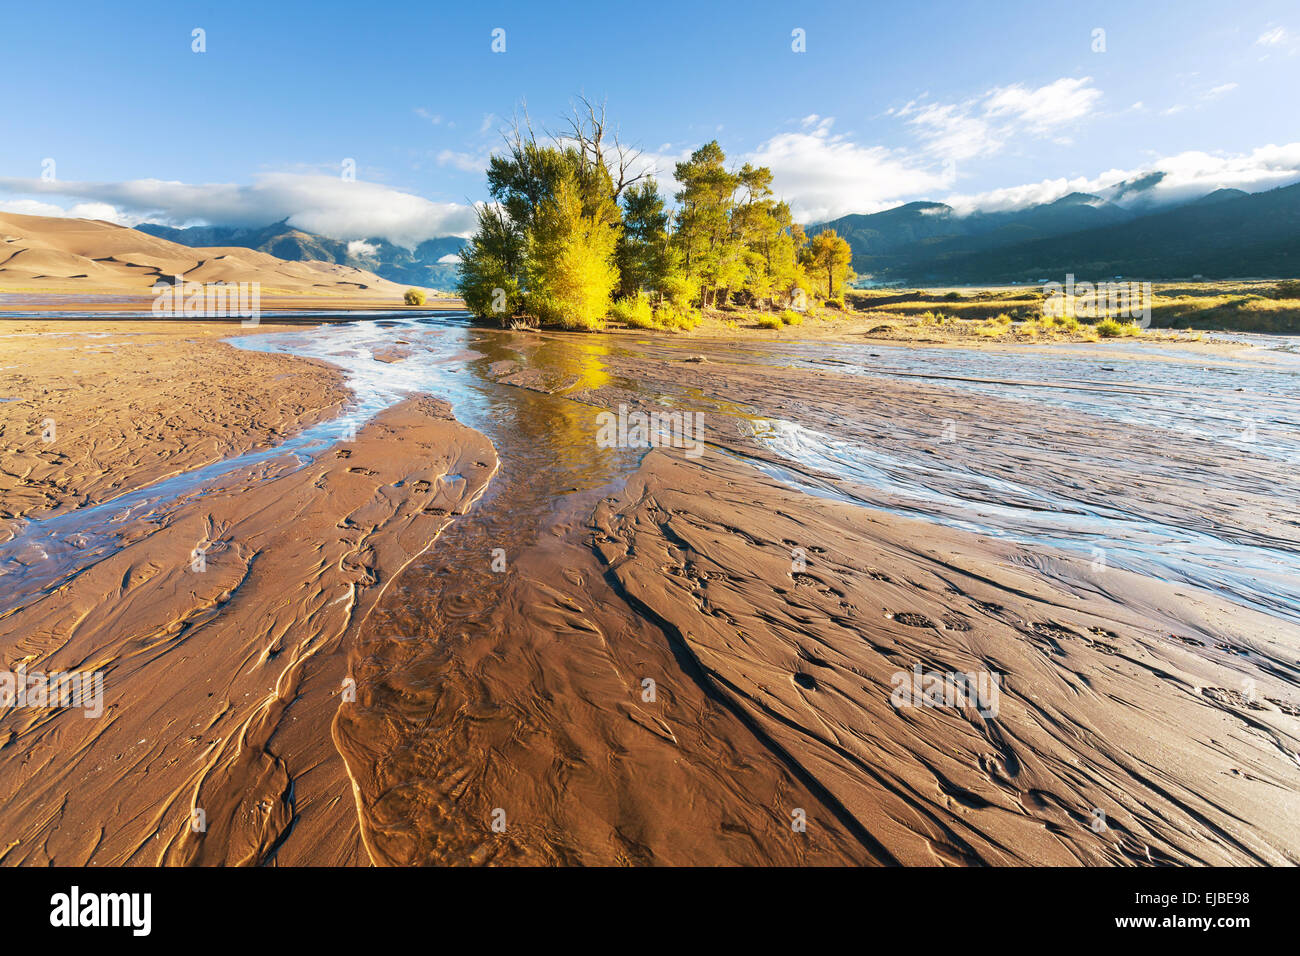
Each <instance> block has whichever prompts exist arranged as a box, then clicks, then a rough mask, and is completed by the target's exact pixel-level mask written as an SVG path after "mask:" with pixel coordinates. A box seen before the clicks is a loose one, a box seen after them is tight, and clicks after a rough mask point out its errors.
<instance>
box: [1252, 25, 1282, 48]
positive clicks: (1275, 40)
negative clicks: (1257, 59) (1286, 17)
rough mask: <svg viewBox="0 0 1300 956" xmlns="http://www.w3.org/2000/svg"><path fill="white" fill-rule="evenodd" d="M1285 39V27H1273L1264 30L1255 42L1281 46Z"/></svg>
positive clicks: (1262, 44) (1263, 44) (1260, 44)
mask: <svg viewBox="0 0 1300 956" xmlns="http://www.w3.org/2000/svg"><path fill="white" fill-rule="evenodd" d="M1286 41H1287V32H1286V28H1285V27H1274V28H1273V29H1271V30H1266V31H1264V32H1263V33H1261V34H1260V35H1259V39H1257V40H1256V41H1255V42H1256V43H1257V44H1258V45H1259V46H1281V45H1282V44H1283V43H1285V42H1286Z"/></svg>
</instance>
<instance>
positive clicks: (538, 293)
mask: <svg viewBox="0 0 1300 956" xmlns="http://www.w3.org/2000/svg"><path fill="white" fill-rule="evenodd" d="M606 203H608V204H609V205H611V206H612V205H613V203H612V201H610V200H606ZM616 215H617V208H615V209H614V210H613V211H611V210H609V209H603V208H597V209H595V210H593V211H591V212H586V211H584V209H583V202H582V191H581V188H580V186H579V184H578V183H577V182H576V181H575V180H574V179H573V178H564V179H561V180H560V181H559V182H558V183H557V184H556V187H555V191H554V195H553V196H552V197H551V198H549V199H547V200H546V201H545V202H543V203H542V204H541V205H540V206H539V207H538V210H537V214H536V217H535V221H534V226H533V229H532V231H531V233H530V235H529V244H528V262H527V267H526V278H527V290H526V293H525V307H526V308H527V310H528V311H529V312H531V313H532V314H534V315H536V316H537V317H538V319H540V320H541V321H542V322H543V323H554V324H556V325H559V326H561V327H563V328H566V329H599V328H602V327H603V326H604V324H605V316H606V315H607V314H608V312H609V306H610V296H611V293H612V292H613V291H614V286H615V284H616V283H617V282H618V268H617V267H616V266H615V264H614V247H615V245H616V244H617V243H618V238H619V229H618V227H617V226H615V225H613V224H612V221H611V220H612V219H613V218H614V217H615V216H616Z"/></svg>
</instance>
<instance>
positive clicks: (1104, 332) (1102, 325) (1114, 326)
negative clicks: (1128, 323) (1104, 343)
mask: <svg viewBox="0 0 1300 956" xmlns="http://www.w3.org/2000/svg"><path fill="white" fill-rule="evenodd" d="M1093 329H1094V330H1095V331H1096V333H1097V334H1098V335H1100V336H1101V337H1102V338H1103V339H1113V338H1115V337H1116V336H1117V335H1122V334H1123V333H1124V326H1122V325H1120V324H1119V323H1118V322H1116V321H1115V320H1114V319H1102V320H1101V321H1100V322H1098V323H1097V324H1096V325H1094V326H1093Z"/></svg>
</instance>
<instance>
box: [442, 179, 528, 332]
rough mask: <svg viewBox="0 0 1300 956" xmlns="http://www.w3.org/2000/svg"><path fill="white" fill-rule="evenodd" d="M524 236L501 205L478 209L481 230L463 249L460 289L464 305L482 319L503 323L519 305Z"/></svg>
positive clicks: (461, 253)
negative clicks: (491, 319)
mask: <svg viewBox="0 0 1300 956" xmlns="http://www.w3.org/2000/svg"><path fill="white" fill-rule="evenodd" d="M524 245H525V239H524V236H522V235H521V234H520V232H519V230H518V229H517V227H516V226H515V224H514V223H513V222H511V220H510V218H509V217H508V216H507V215H506V213H505V210H504V209H503V208H502V207H501V206H497V205H492V204H484V205H482V206H480V207H479V210H478V230H477V231H476V232H475V233H474V235H473V236H472V237H471V238H470V241H469V244H468V245H467V246H465V248H464V249H462V250H461V252H460V268H459V273H460V275H459V278H458V280H457V283H456V288H457V291H459V292H460V296H461V298H462V299H464V300H465V306H466V308H468V309H469V310H470V311H471V312H473V313H474V314H475V315H476V316H478V317H479V318H481V319H486V318H495V319H497V320H499V321H500V322H501V323H502V324H503V325H504V324H505V323H506V322H507V321H509V319H510V318H511V316H513V315H515V314H516V313H517V312H518V310H519V306H520V302H521V296H520V286H521V273H522V269H523V262H524Z"/></svg>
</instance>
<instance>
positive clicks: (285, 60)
mask: <svg viewBox="0 0 1300 956" xmlns="http://www.w3.org/2000/svg"><path fill="white" fill-rule="evenodd" d="M6 7H7V9H5V11H4V19H3V24H4V29H3V33H0V63H3V64H4V72H5V75H6V78H7V80H8V85H9V89H10V95H9V97H8V98H7V100H8V101H7V104H6V108H5V110H4V111H3V112H2V113H0V210H8V211H11V212H33V213H39V214H56V213H59V212H63V213H67V214H77V215H94V216H97V217H103V218H112V219H115V220H117V221H121V222H125V223H128V224H130V223H134V222H137V221H140V220H142V219H155V220H159V221H168V222H172V223H177V224H184V223H192V222H222V223H235V222H242V223H245V224H265V222H269V221H272V220H273V219H277V218H281V217H282V216H285V215H287V216H290V217H291V218H292V221H293V222H294V223H295V224H296V225H300V226H302V227H303V228H310V229H312V230H313V231H319V232H325V233H327V234H330V235H336V236H338V237H339V238H358V237H361V236H369V235H385V236H387V237H389V238H393V239H395V240H396V241H403V242H407V243H410V242H414V241H418V240H419V239H420V238H427V237H429V236H432V235H442V234H448V233H453V232H463V231H464V229H465V228H466V227H467V225H468V223H469V222H470V216H469V213H468V204H469V203H471V202H474V201H480V200H482V199H484V198H485V192H484V183H483V177H482V173H481V169H482V165H483V162H484V158H485V156H486V155H487V152H488V150H490V149H491V148H493V147H494V146H496V145H497V144H499V143H500V133H499V130H500V128H501V126H502V124H503V122H504V121H505V120H507V119H508V118H509V117H510V116H511V115H512V114H513V112H514V111H515V110H516V109H517V108H519V107H521V106H522V104H524V103H525V102H526V103H527V108H528V111H529V113H530V114H531V116H532V117H533V120H534V122H535V124H537V125H538V126H546V127H549V128H557V129H558V128H559V126H560V125H561V123H562V118H563V116H564V114H565V113H566V112H567V111H568V109H569V107H570V102H571V100H572V99H573V97H574V96H575V95H577V94H580V93H582V94H586V95H587V96H589V97H591V98H593V99H596V100H605V101H606V102H607V103H608V108H609V112H610V116H611V119H612V120H614V121H615V122H617V124H618V125H619V127H620V129H621V132H622V135H623V137H624V138H625V139H626V140H628V141H631V142H633V143H635V144H636V145H638V146H640V147H642V148H643V149H644V150H645V151H646V157H647V162H652V163H654V164H655V165H656V166H657V167H658V168H659V170H660V172H661V174H662V176H663V177H664V178H666V177H667V176H669V175H670V174H671V167H672V163H673V161H674V160H676V159H678V158H681V157H682V156H683V155H685V154H686V153H687V152H689V150H690V149H692V148H694V147H695V146H698V145H699V144H700V143H702V142H705V141H707V140H709V139H712V138H717V139H718V140H719V141H720V142H721V144H722V146H723V148H724V149H725V150H726V151H727V153H728V156H729V157H732V158H734V159H735V160H737V161H738V162H739V161H741V160H745V159H749V160H752V161H757V162H762V163H764V164H766V165H770V166H772V168H773V170H774V172H775V174H776V176H775V187H776V189H777V191H778V193H780V194H781V195H783V196H784V197H785V198H787V199H788V200H789V201H790V202H791V203H792V205H793V206H794V208H795V210H796V213H797V214H798V215H799V216H800V218H802V219H805V220H806V221H814V220H818V219H823V218H827V217H831V216H835V215H841V214H843V213H846V212H873V211H876V210H878V209H882V208H887V207H889V206H891V205H896V204H898V203H900V202H905V201H909V200H913V199H920V198H926V199H940V200H944V201H950V202H952V203H953V204H954V205H955V206H956V207H957V208H958V209H959V210H966V209H970V208H976V207H989V208H993V207H999V206H1008V205H1016V204H1023V203H1025V202H1031V201H1042V200H1045V199H1051V198H1055V197H1056V196H1059V195H1063V194H1064V193H1065V192H1067V191H1070V190H1072V189H1075V188H1085V189H1100V188H1102V187H1104V186H1106V185H1109V184H1110V183H1112V182H1115V181H1118V180H1121V179H1123V178H1125V177H1126V176H1131V175H1134V174H1136V173H1139V172H1141V171H1143V170H1149V169H1160V170H1163V171H1164V172H1165V173H1166V178H1165V180H1164V182H1163V184H1162V187H1161V189H1162V190H1163V193H1164V194H1166V195H1168V196H1174V195H1177V194H1178V193H1179V192H1180V191H1182V192H1187V191H1208V189H1209V188H1214V187H1215V186H1217V185H1234V186H1240V187H1242V188H1246V189H1261V188H1268V187H1270V186H1274V185H1278V184H1281V183H1282V182H1290V181H1294V180H1295V179H1298V178H1300V109H1296V107H1295V105H1294V96H1295V91H1296V90H1297V89H1300V5H1297V4H1296V3H1295V2H1294V0H1242V2H1236V3H1232V4H1225V3H1222V2H1216V3H1210V2H1197V0H1181V2H1169V3H1107V2H1100V3H1088V4H1078V3H1050V2H1041V0H1039V2H1023V3H1018V2H999V3H973V2H972V3H957V2H939V3H925V2H911V3H902V2H898V3H889V4H883V3H881V4H877V3H849V2H837V0H829V2H820V3H817V4H805V3H755V2H744V3H741V2H735V3H730V2H728V3H710V2H707V0H695V2H687V3H678V2H656V3H654V4H639V5H616V4H611V3H608V2H605V3H565V4H543V3H540V2H529V3H490V2H489V3H471V4H463V5H456V6H452V5H446V4H430V3H427V2H426V3H379V2H372V3H369V4H363V3H332V2H315V3H283V2H263V3H239V2H226V3H181V2H172V3H158V4H150V3H135V4H132V5H130V6H129V7H126V6H121V5H115V4H105V3H67V4H61V5H59V6H58V7H57V8H51V7H49V6H43V5H39V4H16V3H8V4H6ZM52 9H57V10H58V11H59V12H58V14H57V15H55V14H52V13H51V12H50V11H51V10H52ZM498 27H499V28H502V29H504V30H505V31H506V34H505V42H506V51H505V52H504V53H493V52H492V50H491V44H492V36H491V31H492V30H493V29H494V28H498ZM195 28H201V29H203V30H204V31H205V33H206V36H205V39H206V47H207V49H206V52H204V53H195V52H193V51H192V33H191V31H192V30H193V29H195ZM796 28H798V29H802V30H803V31H804V33H805V36H806V52H803V53H796V52H794V51H793V50H792V49H791V46H792V37H791V32H792V30H794V29H796ZM1097 29H1102V30H1104V31H1105V37H1104V41H1105V51H1104V52H1095V51H1094V49H1093V47H1094V46H1096V45H1097V43H1096V39H1095V36H1094V31H1095V30H1097ZM1267 147H1273V148H1272V149H1268V148H1267ZM347 158H352V159H354V160H355V161H356V168H357V177H356V178H357V181H356V182H345V181H344V180H343V179H342V177H341V176H340V169H341V164H342V162H343V161H344V160H345V159H347ZM47 159H52V160H53V161H54V163H53V165H52V166H48V164H47V166H43V165H42V163H43V161H45V160H47ZM43 169H47V178H46V179H44V180H43V179H42V178H41V176H42V171H43ZM50 173H52V174H53V178H52V179H50V178H49V176H50Z"/></svg>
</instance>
